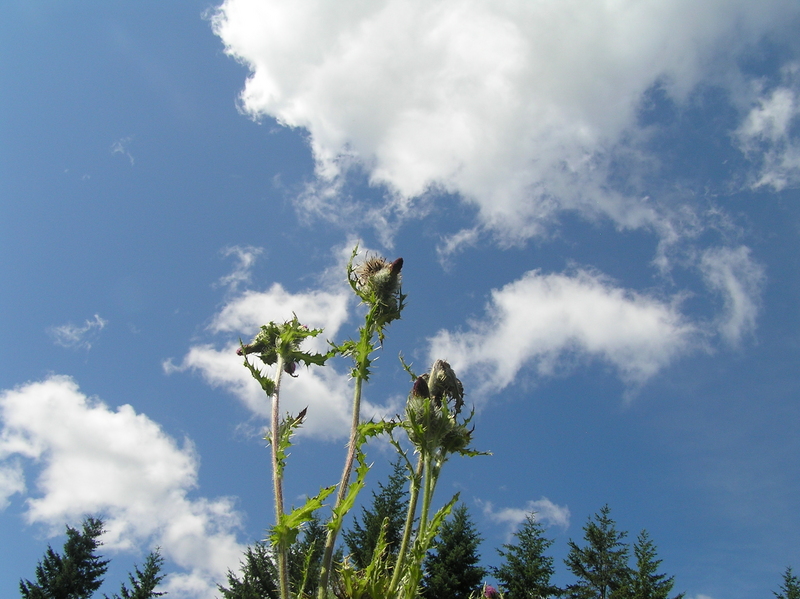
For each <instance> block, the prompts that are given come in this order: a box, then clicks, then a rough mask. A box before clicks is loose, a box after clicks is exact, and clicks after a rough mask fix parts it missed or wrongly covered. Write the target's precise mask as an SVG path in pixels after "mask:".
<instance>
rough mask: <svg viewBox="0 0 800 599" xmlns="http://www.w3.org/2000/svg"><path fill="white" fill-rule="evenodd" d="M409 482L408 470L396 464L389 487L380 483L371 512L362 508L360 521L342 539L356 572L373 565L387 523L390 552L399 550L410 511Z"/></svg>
mask: <svg viewBox="0 0 800 599" xmlns="http://www.w3.org/2000/svg"><path fill="white" fill-rule="evenodd" d="M407 480H408V477H407V475H406V470H405V466H403V464H402V463H401V462H400V460H397V461H396V462H395V463H394V464H393V471H392V474H391V475H390V476H389V480H388V482H387V483H386V485H383V484H382V483H378V486H379V489H380V490H379V492H378V493H375V492H374V491H373V493H372V506H371V508H370V509H367V508H362V509H361V521H360V522H358V521H356V522H355V523H354V524H353V528H352V530H349V531H347V532H345V533H344V534H343V535H342V537H343V538H344V542H345V544H346V545H347V549H348V550H349V552H350V560H351V561H352V563H353V565H354V566H356V567H357V568H366V567H367V564H369V563H370V561H372V553H373V552H374V551H375V545H376V544H377V543H378V535H379V534H380V532H381V527H382V526H383V523H384V520H386V533H385V535H386V536H385V540H386V545H387V549H388V551H389V552H390V553H394V552H395V551H397V549H398V548H399V546H400V541H401V538H402V535H403V526H404V524H405V519H406V512H407V511H408V491H406V482H407Z"/></svg>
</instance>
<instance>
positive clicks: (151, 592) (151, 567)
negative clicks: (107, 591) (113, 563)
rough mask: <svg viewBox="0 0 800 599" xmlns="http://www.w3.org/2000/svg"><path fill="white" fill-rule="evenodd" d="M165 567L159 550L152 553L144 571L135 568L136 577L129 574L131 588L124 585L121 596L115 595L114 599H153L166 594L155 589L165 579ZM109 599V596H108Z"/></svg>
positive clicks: (148, 557)
mask: <svg viewBox="0 0 800 599" xmlns="http://www.w3.org/2000/svg"><path fill="white" fill-rule="evenodd" d="M163 565H164V558H163V557H161V553H160V551H159V550H158V549H156V550H155V551H153V552H152V553H150V555H148V556H147V559H146V560H145V562H144V570H139V568H138V566H134V568H135V571H136V576H134V575H133V574H128V579H129V580H130V583H131V588H130V589H128V587H126V586H125V583H122V589H121V590H120V594H119V595H117V594H114V596H113V598H112V599H152V598H153V597H161V596H163V595H166V593H157V592H156V591H155V588H156V587H157V586H158V583H159V582H161V581H162V580H163V579H164V575H163V574H161V566H163ZM106 599H108V595H106Z"/></svg>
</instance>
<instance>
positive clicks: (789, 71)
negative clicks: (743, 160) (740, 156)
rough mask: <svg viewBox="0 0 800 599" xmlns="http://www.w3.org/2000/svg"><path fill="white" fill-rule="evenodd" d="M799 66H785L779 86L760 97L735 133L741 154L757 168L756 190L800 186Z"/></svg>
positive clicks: (795, 64)
mask: <svg viewBox="0 0 800 599" xmlns="http://www.w3.org/2000/svg"><path fill="white" fill-rule="evenodd" d="M798 125H800V63H792V64H790V65H787V66H786V67H784V69H783V72H782V78H781V83H780V85H778V86H776V87H775V88H773V89H772V90H770V91H768V92H765V93H763V94H761V95H760V97H759V98H758V99H757V101H756V105H755V106H754V107H753V108H752V110H750V112H749V114H748V115H747V118H746V119H745V120H744V122H743V123H742V125H741V126H740V127H739V129H738V130H737V131H736V135H737V138H738V140H739V143H740V147H741V148H742V151H744V152H745V154H747V155H748V156H749V157H750V158H751V159H753V160H754V161H755V162H756V164H757V165H758V167H759V169H758V174H757V176H756V177H755V180H754V181H753V183H752V186H753V187H754V188H758V187H772V188H773V189H775V190H776V191H780V190H782V189H784V188H786V187H797V186H798V185H800V136H799V135H798Z"/></svg>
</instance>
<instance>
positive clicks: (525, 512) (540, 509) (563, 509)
mask: <svg viewBox="0 0 800 599" xmlns="http://www.w3.org/2000/svg"><path fill="white" fill-rule="evenodd" d="M480 504H481V505H482V506H483V513H484V515H485V516H486V517H487V518H489V519H490V520H491V521H493V522H497V523H498V524H503V525H506V526H507V527H508V531H507V535H506V536H507V537H508V538H511V536H512V535H513V534H514V532H516V530H517V529H518V528H519V525H520V524H522V523H523V522H524V521H525V518H527V517H528V516H531V515H532V516H533V517H534V518H535V519H536V520H537V521H538V522H541V523H542V524H544V525H545V526H558V527H560V528H562V529H564V530H566V529H567V528H569V519H570V515H571V514H570V511H569V508H568V507H567V506H566V505H558V504H556V503H553V502H552V501H550V500H549V499H548V498H547V497H542V498H541V499H536V500H531V501H528V503H526V504H525V507H524V508H512V507H506V508H499V509H495V507H494V505H493V504H492V503H491V502H490V501H486V502H480Z"/></svg>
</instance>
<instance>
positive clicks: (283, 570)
mask: <svg viewBox="0 0 800 599" xmlns="http://www.w3.org/2000/svg"><path fill="white" fill-rule="evenodd" d="M283 365H284V361H283V356H281V355H280V353H279V354H278V361H277V365H276V368H277V374H276V375H275V392H274V393H273V394H272V422H271V427H272V435H271V441H272V487H273V490H274V492H275V523H276V524H278V523H280V521H281V519H282V517H283V473H282V472H281V466H280V459H279V456H280V453H279V452H280V439H279V436H280V430H279V428H280V422H279V417H280V386H281V374H283ZM276 550H277V552H278V582H279V584H280V590H281V599H290V597H289V566H288V560H287V556H286V547H285V546H284V544H283V543H278V546H277V547H276Z"/></svg>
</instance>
